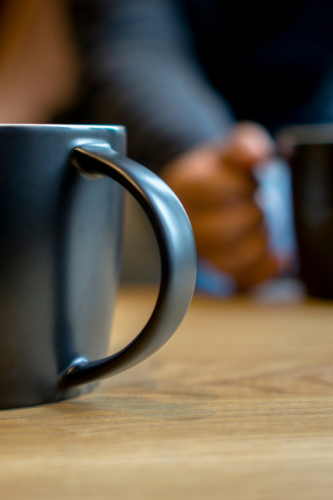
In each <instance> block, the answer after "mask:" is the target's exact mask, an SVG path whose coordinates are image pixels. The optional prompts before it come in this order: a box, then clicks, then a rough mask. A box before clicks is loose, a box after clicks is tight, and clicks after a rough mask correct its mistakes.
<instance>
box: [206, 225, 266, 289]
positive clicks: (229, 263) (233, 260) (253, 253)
mask: <svg viewBox="0 0 333 500" xmlns="http://www.w3.org/2000/svg"><path fill="white" fill-rule="evenodd" d="M268 254H269V252H268V248H267V241H266V238H265V237H264V236H263V235H261V234H260V233H257V234H254V235H253V234H251V235H249V236H248V237H247V238H245V239H243V240H242V241H240V242H239V243H238V244H236V245H234V246H233V247H232V248H229V249H224V250H221V249H219V250H218V249H217V248H215V249H211V250H210V251H208V252H207V257H208V258H209V259H211V260H212V261H213V262H214V264H215V265H216V266H217V267H219V268H220V269H221V270H223V271H225V272H227V273H230V274H231V275H232V276H234V277H235V278H236V280H237V281H240V282H242V280H244V279H245V278H246V275H247V273H249V275H250V274H251V273H252V272H253V269H255V266H260V263H261V262H264V261H265V259H266V258H267V256H268Z"/></svg>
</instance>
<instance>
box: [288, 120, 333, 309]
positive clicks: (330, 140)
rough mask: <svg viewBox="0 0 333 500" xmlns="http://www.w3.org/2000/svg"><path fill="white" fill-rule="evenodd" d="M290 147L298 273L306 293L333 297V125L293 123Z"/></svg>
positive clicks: (327, 297)
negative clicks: (298, 263)
mask: <svg viewBox="0 0 333 500" xmlns="http://www.w3.org/2000/svg"><path fill="white" fill-rule="evenodd" d="M280 137H281V138H282V143H283V145H284V146H285V145H287V148H288V147H290V151H291V156H290V160H289V161H290V164H291V167H292V179H293V205H294V216H295V229H296V235H297V242H298V249H299V258H300V275H301V278H302V280H303V281H304V283H305V285H306V287H307V291H308V293H309V295H312V296H315V297H318V298H324V299H333V126H332V125H314V126H295V127H290V128H288V129H286V130H285V131H284V132H283V134H281V136H280Z"/></svg>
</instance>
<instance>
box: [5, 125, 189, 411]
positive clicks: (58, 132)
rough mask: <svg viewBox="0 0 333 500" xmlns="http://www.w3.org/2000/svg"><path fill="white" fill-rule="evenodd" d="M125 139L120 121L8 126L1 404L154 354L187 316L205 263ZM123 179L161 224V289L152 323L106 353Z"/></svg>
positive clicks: (85, 385)
mask: <svg viewBox="0 0 333 500" xmlns="http://www.w3.org/2000/svg"><path fill="white" fill-rule="evenodd" d="M124 144H125V131H124V128H123V127H112V126H110V127H107V126H61V125H59V126H53V125H22V126H21V125H13V126H8V125H2V126H0V158H1V167H0V172H1V175H0V327H1V335H0V408H14V407H22V406H28V405H29V406H30V405H36V404H42V403H49V402H53V401H60V400H63V399H66V398H71V397H74V396H78V395H80V394H83V393H85V392H87V391H89V390H90V389H92V388H93V387H94V386H95V381H97V380H99V379H102V378H105V377H108V376H110V375H113V374H116V373H119V372H121V371H123V370H125V369H127V368H129V367H131V366H134V365H136V364H137V363H139V362H140V361H143V360H144V359H145V358H147V357H148V356H150V355H151V354H153V353H154V352H155V351H157V350H158V349H159V348H160V347H161V346H162V345H163V344H164V343H165V342H166V341H167V340H168V339H169V338H170V337H171V335H172V334H173V333H174V332H175V330H176V329H177V328H178V326H179V324H180V323H181V321H182V320H183V317H184V315H185V313H186V311H187V309H188V306H189V304H190V301H191V298H192V294H193V289H194V282H195V271H196V253H195V245H194V239H193V233H192V229H191V226H190V223H189V221H188V218H187V216H186V214H185V211H184V209H183V208H182V206H181V204H180V202H179V201H178V199H177V198H176V196H175V195H174V194H173V192H172V191H171V190H170V189H169V188H168V186H167V185H166V184H165V183H164V182H163V181H162V180H161V179H160V178H159V177H157V176H156V175H155V174H153V173H152V172H151V171H149V170H147V169H146V168H144V167H143V166H141V165H138V164H137V163H135V162H133V161H131V160H129V159H128V158H126V157H125V156H123V154H124ZM123 187H125V188H126V189H128V190H129V191H130V192H131V193H132V195H133V196H134V197H135V198H136V199H137V200H138V202H139V203H140V204H141V206H142V207H143V209H144V210H145V212H146V214H147V216H148V218H149V220H150V222H151V224H152V226H153V228H154V231H155V234H156V238H157V241H158V245H159V249H160V256H161V270H162V272H161V285H160V291H159V296H158V300H157V303H156V306H155V309H154V311H153V313H152V315H151V317H150V319H149V321H148V323H147V324H146V326H145V327H144V328H143V330H142V331H141V332H140V333H139V334H138V335H137V337H136V338H135V339H134V340H133V341H132V342H131V343H130V344H129V345H127V346H126V347H125V348H124V349H122V350H121V351H119V352H117V353H116V354H114V355H112V356H109V357H106V354H107V349H108V344H109V337H110V328H111V321H112V314H113V308H114V302H115V298H116V293H117V284H118V277H119V268H120V247H121V233H122V211H123ZM128 314H131V311H128Z"/></svg>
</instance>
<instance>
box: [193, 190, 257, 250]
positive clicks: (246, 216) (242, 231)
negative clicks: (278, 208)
mask: <svg viewBox="0 0 333 500" xmlns="http://www.w3.org/2000/svg"><path fill="white" fill-rule="evenodd" d="M188 215H189V217H190V220H191V223H192V228H193V232H194V235H195V238H196V243H197V249H198V252H199V253H206V252H207V251H209V249H210V248H215V249H225V248H228V247H230V246H232V245H235V244H236V243H237V242H239V241H240V240H242V239H244V238H246V237H248V235H249V234H251V233H254V232H256V231H257V230H258V229H259V228H261V227H262V223H263V215H262V211H261V210H260V208H259V207H258V206H257V205H256V204H255V203H254V202H253V201H252V200H251V199H246V200H244V201H242V202H238V203H235V204H233V205H228V206H226V207H218V209H206V210H202V211H200V212H196V213H193V214H192V213H191V212H189V213H188Z"/></svg>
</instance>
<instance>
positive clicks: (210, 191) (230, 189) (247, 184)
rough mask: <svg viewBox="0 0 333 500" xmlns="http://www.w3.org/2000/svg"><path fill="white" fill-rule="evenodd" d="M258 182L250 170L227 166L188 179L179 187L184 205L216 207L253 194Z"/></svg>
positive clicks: (200, 207) (201, 207)
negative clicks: (199, 176) (205, 174)
mask: <svg viewBox="0 0 333 500" xmlns="http://www.w3.org/2000/svg"><path fill="white" fill-rule="evenodd" d="M257 187H258V184H257V182H256V180H255V179H254V177H253V176H252V174H251V173H250V172H242V171H240V170H239V169H235V168H233V167H227V166H226V167H225V168H221V169H216V170H215V171H214V172H210V173H209V175H207V176H202V177H201V178H192V179H188V181H187V182H186V183H184V185H183V186H182V187H181V193H180V190H179V189H178V195H180V197H181V199H182V202H183V203H184V205H188V206H189V208H190V207H193V208H198V209H200V210H201V209H203V208H204V207H205V208H209V207H211V208H214V207H216V208H217V207H219V206H220V205H221V204H223V203H230V202H231V201H233V200H237V199H241V198H249V197H251V196H253V194H254V192H255V190H256V189H257Z"/></svg>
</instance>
